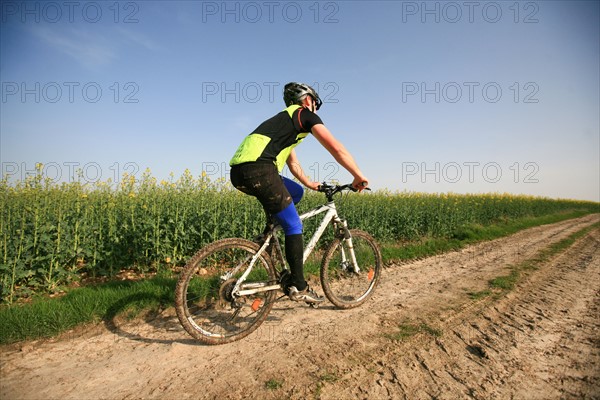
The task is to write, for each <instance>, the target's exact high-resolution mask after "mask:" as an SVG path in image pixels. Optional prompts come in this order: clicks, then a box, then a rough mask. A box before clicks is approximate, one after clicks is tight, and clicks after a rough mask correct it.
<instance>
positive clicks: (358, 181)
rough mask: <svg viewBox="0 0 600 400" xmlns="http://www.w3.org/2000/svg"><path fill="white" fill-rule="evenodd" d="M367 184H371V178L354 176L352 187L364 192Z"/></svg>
mask: <svg viewBox="0 0 600 400" xmlns="http://www.w3.org/2000/svg"><path fill="white" fill-rule="evenodd" d="M367 186H369V180H368V179H367V178H365V177H364V176H359V177H358V178H354V181H353V182H352V187H353V188H354V189H356V190H358V191H359V192H362V191H363V190H364V189H366V188H367Z"/></svg>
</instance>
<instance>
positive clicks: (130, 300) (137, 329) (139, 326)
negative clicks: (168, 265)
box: [102, 278, 199, 345]
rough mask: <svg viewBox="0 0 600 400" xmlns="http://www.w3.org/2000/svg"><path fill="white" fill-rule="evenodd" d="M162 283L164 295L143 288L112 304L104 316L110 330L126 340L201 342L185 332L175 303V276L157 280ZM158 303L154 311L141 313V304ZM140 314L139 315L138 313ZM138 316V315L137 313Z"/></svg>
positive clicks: (161, 291)
mask: <svg viewBox="0 0 600 400" xmlns="http://www.w3.org/2000/svg"><path fill="white" fill-rule="evenodd" d="M153 283H154V284H155V285H158V287H159V288H160V290H159V291H158V292H159V293H160V294H157V293H153V292H150V291H148V292H145V291H143V290H142V291H140V292H138V293H134V294H131V295H129V296H126V297H123V298H122V299H120V300H119V301H117V302H115V303H114V304H113V305H111V306H110V307H109V308H108V310H107V311H106V314H105V315H104V318H103V319H102V321H103V323H104V326H105V327H106V329H108V330H109V331H110V332H112V333H113V334H115V335H118V336H120V337H123V338H125V339H129V340H133V341H137V342H142V343H157V344H173V343H182V344H191V345H197V344H199V343H198V341H196V340H194V339H192V338H189V339H187V338H185V335H186V333H185V331H184V330H183V328H182V327H181V324H180V323H179V320H178V319H177V315H176V314H175V311H174V309H173V308H172V307H170V305H172V304H173V293H174V291H175V282H174V281H173V280H172V279H156V278H155V279H153ZM132 284H133V283H131V282H129V283H128V282H118V283H115V286H128V285H132ZM147 304H156V305H157V306H155V307H152V309H151V310H150V311H145V312H143V313H142V314H141V315H139V314H138V313H139V309H138V311H137V312H136V307H140V305H147ZM136 314H138V315H136ZM133 315H135V316H133Z"/></svg>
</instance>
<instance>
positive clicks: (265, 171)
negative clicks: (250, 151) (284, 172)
mask: <svg viewBox="0 0 600 400" xmlns="http://www.w3.org/2000/svg"><path fill="white" fill-rule="evenodd" d="M231 183H232V184H233V186H234V187H235V188H236V189H238V190H239V191H241V192H244V193H246V194H249V195H251V196H254V197H256V198H257V199H258V201H259V202H260V204H262V206H263V208H264V209H265V211H266V212H267V213H269V214H271V215H275V214H277V213H279V212H280V211H283V210H284V209H285V208H287V206H289V205H290V204H291V203H292V196H291V195H290V193H289V192H288V190H287V188H286V187H285V185H284V183H283V180H282V179H281V176H280V175H279V172H278V171H277V167H276V166H275V164H273V163H259V162H253V163H246V164H239V165H234V166H233V167H231Z"/></svg>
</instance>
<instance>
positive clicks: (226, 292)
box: [175, 238, 276, 344]
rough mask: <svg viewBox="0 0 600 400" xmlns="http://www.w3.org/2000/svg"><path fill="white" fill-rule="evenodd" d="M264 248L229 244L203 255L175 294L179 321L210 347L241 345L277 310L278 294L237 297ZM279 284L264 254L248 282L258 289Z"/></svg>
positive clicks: (237, 242) (217, 244)
mask: <svg viewBox="0 0 600 400" xmlns="http://www.w3.org/2000/svg"><path fill="white" fill-rule="evenodd" d="M259 248H260V246H259V245H258V244H256V243H253V242H250V241H248V240H245V239H236V238H234V239H223V240H219V241H216V242H214V243H212V244H209V245H208V246H206V247H205V248H203V249H202V250H200V251H199V252H198V253H196V255H194V257H192V259H191V260H190V261H189V262H188V263H187V264H186V266H185V268H184V269H183V271H182V272H181V275H180V277H179V280H178V281H177V287H176V289H175V308H176V310H177V316H178V317H179V321H180V322H181V324H182V325H183V327H184V328H185V330H186V331H187V332H188V333H189V334H190V335H191V336H193V337H194V338H196V339H198V340H200V341H202V342H204V343H206V344H223V343H229V342H233V341H235V340H239V339H241V338H243V337H245V336H247V335H249V334H250V333H251V332H253V331H254V330H255V329H256V328H258V326H260V324H261V323H262V322H263V321H264V320H265V318H266V317H267V315H268V314H269V311H270V310H271V308H272V307H273V302H274V299H275V291H272V290H271V291H259V292H257V293H254V294H251V295H245V296H235V295H234V294H233V291H234V288H235V285H236V283H237V281H238V279H239V278H240V276H241V275H242V274H243V273H244V272H245V271H246V269H247V267H248V265H249V263H250V261H251V259H252V257H253V256H255V255H256V253H257V252H258V250H259ZM273 283H276V278H275V273H274V271H273V267H272V263H271V259H270V258H269V256H268V255H267V254H266V253H263V254H261V256H259V257H258V258H257V260H256V263H255V264H254V266H253V268H252V272H250V274H249V275H248V277H247V278H246V280H245V281H244V285H245V286H254V287H258V286H261V285H267V284H273Z"/></svg>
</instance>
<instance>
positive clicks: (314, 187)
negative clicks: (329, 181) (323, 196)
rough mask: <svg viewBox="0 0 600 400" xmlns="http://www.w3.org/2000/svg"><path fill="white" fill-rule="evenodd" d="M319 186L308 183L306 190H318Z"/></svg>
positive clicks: (315, 183)
mask: <svg viewBox="0 0 600 400" xmlns="http://www.w3.org/2000/svg"><path fill="white" fill-rule="evenodd" d="M319 186H321V184H320V183H319V182H310V184H308V185H306V187H307V188H309V189H312V190H319Z"/></svg>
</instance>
